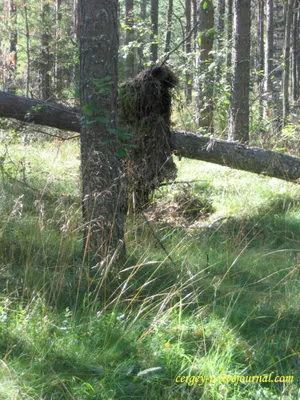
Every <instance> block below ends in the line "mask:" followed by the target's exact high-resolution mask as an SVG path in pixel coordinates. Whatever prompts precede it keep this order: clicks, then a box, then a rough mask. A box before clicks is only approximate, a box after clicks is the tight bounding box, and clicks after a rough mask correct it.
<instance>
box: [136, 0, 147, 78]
mask: <svg viewBox="0 0 300 400" xmlns="http://www.w3.org/2000/svg"><path fill="white" fill-rule="evenodd" d="M147 3H148V0H141V1H140V12H139V18H140V21H143V22H144V23H146V17H147ZM144 29H145V26H143V27H142V29H137V32H136V34H137V41H138V43H139V46H138V48H137V56H138V57H137V58H138V60H137V62H136V64H137V65H136V67H137V71H136V74H135V75H137V74H138V73H139V72H141V71H142V70H143V69H144V58H145V57H144V51H143V47H144V46H143V44H144V41H145V35H144Z"/></svg>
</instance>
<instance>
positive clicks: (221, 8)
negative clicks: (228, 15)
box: [215, 0, 225, 83]
mask: <svg viewBox="0 0 300 400" xmlns="http://www.w3.org/2000/svg"><path fill="white" fill-rule="evenodd" d="M224 28H225V0H218V20H217V43H216V45H217V53H218V55H217V60H216V62H217V66H216V78H215V79H216V83H218V82H219V81H220V77H221V63H222V62H223V57H221V54H220V52H221V50H222V47H223V42H224Z"/></svg>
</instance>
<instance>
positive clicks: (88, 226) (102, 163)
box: [80, 0, 124, 261]
mask: <svg viewBox="0 0 300 400" xmlns="http://www.w3.org/2000/svg"><path fill="white" fill-rule="evenodd" d="M117 8H118V1H117V0H81V2H80V16H81V23H80V106H81V110H82V115H81V118H82V126H81V174H82V189H83V217H84V221H85V250H88V251H90V252H91V254H92V256H93V259H95V260H96V261H100V260H106V258H107V256H111V255H112V254H113V253H114V252H115V251H116V250H117V249H118V248H124V245H123V244H124V229H123V226H124V221H123V213H122V208H123V204H122V202H123V194H122V190H121V176H122V175H121V168H120V160H119V158H118V143H117V135H116V132H117V131H116V129H117V89H118V86H117V76H118V19H117V18H118V17H117ZM95 10H99V12H95ZM113 133H115V134H113Z"/></svg>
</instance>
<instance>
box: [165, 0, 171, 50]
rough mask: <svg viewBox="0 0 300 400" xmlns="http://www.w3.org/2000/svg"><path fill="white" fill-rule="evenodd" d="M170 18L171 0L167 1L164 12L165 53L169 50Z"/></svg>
mask: <svg viewBox="0 0 300 400" xmlns="http://www.w3.org/2000/svg"><path fill="white" fill-rule="evenodd" d="M172 18H173V0H169V1H168V8H167V13H166V39H165V49H164V51H165V53H168V52H169V51H170V46H171V35H172Z"/></svg>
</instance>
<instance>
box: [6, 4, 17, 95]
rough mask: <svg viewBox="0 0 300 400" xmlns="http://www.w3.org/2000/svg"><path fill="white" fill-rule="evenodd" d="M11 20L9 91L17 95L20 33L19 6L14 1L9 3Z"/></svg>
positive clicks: (8, 63)
mask: <svg viewBox="0 0 300 400" xmlns="http://www.w3.org/2000/svg"><path fill="white" fill-rule="evenodd" d="M9 17H10V18H9V19H10V23H11V31H10V35H9V36H10V37H9V57H8V62H7V67H8V82H7V84H8V85H7V86H8V91H9V92H10V93H12V94H15V93H16V85H15V82H14V80H15V74H16V69H17V59H18V53H17V43H18V33H17V5H16V2H15V1H14V0H10V1H9Z"/></svg>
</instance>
